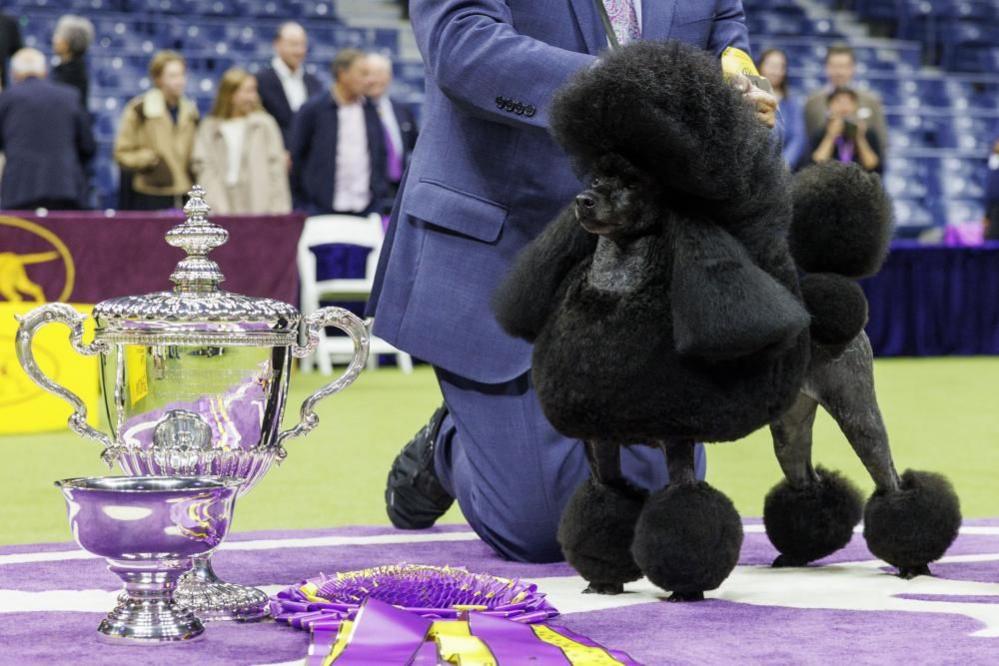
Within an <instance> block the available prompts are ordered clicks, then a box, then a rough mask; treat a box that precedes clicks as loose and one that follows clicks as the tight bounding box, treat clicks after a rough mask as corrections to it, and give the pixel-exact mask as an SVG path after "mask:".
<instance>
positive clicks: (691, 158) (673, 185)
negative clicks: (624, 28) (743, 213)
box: [550, 41, 782, 200]
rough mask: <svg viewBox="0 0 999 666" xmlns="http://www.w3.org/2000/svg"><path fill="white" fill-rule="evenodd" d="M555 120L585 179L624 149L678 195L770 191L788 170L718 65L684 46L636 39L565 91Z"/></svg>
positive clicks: (553, 116)
mask: <svg viewBox="0 0 999 666" xmlns="http://www.w3.org/2000/svg"><path fill="white" fill-rule="evenodd" d="M550 116H551V128H552V132H553V134H554V136H555V139H556V140H557V141H558V142H559V143H560V144H561V145H562V147H563V148H565V150H566V152H567V153H568V154H569V155H570V156H571V157H572V158H573V160H574V162H575V163H576V165H577V167H578V168H579V170H581V171H583V172H585V173H592V172H593V169H594V168H595V167H596V166H597V164H598V162H599V160H600V158H601V156H603V155H606V154H608V153H616V154H619V155H621V156H623V157H624V158H626V159H627V160H628V161H629V162H631V163H632V164H634V165H635V166H636V167H637V168H639V169H640V170H642V171H643V172H647V173H650V174H655V176H656V177H657V178H658V179H659V180H660V181H662V182H663V183H665V184H666V186H668V187H669V188H670V189H672V190H674V191H678V192H683V193H687V194H690V195H693V196H696V197H702V198H708V199H712V200H726V199H740V198H744V197H746V196H748V195H749V194H750V193H751V192H752V191H753V189H754V188H757V187H764V188H765V187H769V186H770V183H769V182H765V183H762V184H761V183H760V182H759V181H760V179H761V178H764V176H766V178H764V179H765V180H766V179H767V178H769V179H773V178H776V176H775V175H774V174H775V173H776V172H777V171H778V170H779V169H778V168H777V167H778V166H779V167H780V168H782V163H781V161H780V154H779V152H778V151H775V150H773V145H774V144H773V142H772V141H770V139H769V136H768V135H769V133H768V131H767V129H766V128H765V127H764V126H763V125H762V124H760V123H759V122H757V121H756V119H755V115H754V113H753V112H752V109H750V108H749V105H747V104H745V103H744V102H743V101H742V99H741V97H740V95H739V93H738V92H736V91H735V90H734V89H733V88H732V87H731V86H730V85H728V84H727V83H726V82H725V80H724V78H723V77H722V73H721V68H720V67H719V66H718V59H717V58H713V57H711V56H710V55H709V54H707V53H704V52H702V51H701V50H700V49H697V48H694V47H692V46H690V45H688V44H683V43H680V42H676V41H672V42H665V43H664V42H651V41H648V42H634V43H632V44H629V45H627V46H625V47H623V48H621V49H619V50H616V51H614V52H611V53H609V54H607V55H605V56H603V57H601V59H600V60H599V61H598V62H597V63H596V64H595V65H594V66H593V67H590V68H588V69H585V70H582V71H581V72H579V73H578V74H576V76H575V77H573V78H572V79H571V80H570V81H569V82H568V83H567V84H566V85H565V86H563V87H562V88H561V89H560V91H559V92H558V94H557V95H556V97H555V99H554V101H553V102H552V108H551V112H550ZM761 164H763V165H764V166H763V167H761V166H760V165H761ZM771 172H773V173H771Z"/></svg>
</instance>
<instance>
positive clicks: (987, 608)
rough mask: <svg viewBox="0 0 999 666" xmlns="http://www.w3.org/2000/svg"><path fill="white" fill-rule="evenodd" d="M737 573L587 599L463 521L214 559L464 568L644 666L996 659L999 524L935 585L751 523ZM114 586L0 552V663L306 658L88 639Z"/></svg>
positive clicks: (277, 540) (85, 563)
mask: <svg viewBox="0 0 999 666" xmlns="http://www.w3.org/2000/svg"><path fill="white" fill-rule="evenodd" d="M746 532H747V533H746V540H745V543H744V545H743V548H742V558H741V563H740V566H739V567H737V568H736V570H735V571H734V572H733V575H732V576H731V577H730V578H729V579H728V580H727V581H726V582H725V583H724V584H723V585H722V586H721V587H720V588H719V589H718V590H716V591H714V592H711V593H709V594H708V597H709V598H708V600H707V601H705V602H702V603H694V604H672V603H665V602H663V601H661V597H662V596H663V595H662V593H661V592H659V591H657V590H655V588H653V587H651V586H650V585H648V584H647V583H645V582H638V583H631V584H629V585H627V586H626V588H627V590H628V593H626V594H623V595H619V596H616V597H605V596H599V595H589V594H588V595H583V594H581V593H580V592H581V590H582V589H583V587H584V583H583V581H582V580H581V579H579V578H578V577H576V576H575V575H574V574H573V571H572V570H571V569H570V568H569V567H568V566H567V565H565V564H547V565H533V564H519V563H514V562H508V561H504V560H500V559H498V558H497V557H495V556H494V555H493V554H492V553H491V552H490V551H489V549H488V548H487V547H486V546H485V545H483V544H482V543H481V542H480V541H479V540H478V539H477V538H476V537H475V535H474V534H473V533H472V532H471V531H469V529H468V528H467V527H465V526H447V527H441V528H434V529H431V530H426V531H420V532H400V531H396V530H393V529H390V528H379V527H367V528H363V527H361V528H341V529H333V530H305V531H295V532H261V533H249V534H236V535H232V536H231V537H230V539H229V541H228V542H227V543H226V544H224V545H223V548H222V549H221V550H220V551H218V553H217V554H216V556H215V563H216V567H217V569H218V571H219V574H220V575H222V576H223V577H225V578H226V579H227V580H233V581H238V582H240V583H247V584H251V585H257V586H263V587H265V589H267V591H268V592H270V593H273V592H276V591H277V590H279V589H281V588H283V587H285V586H287V585H291V584H293V583H296V582H297V581H299V580H301V579H304V578H310V577H313V576H315V575H317V574H318V573H319V572H321V571H322V572H326V573H333V572H336V571H349V570H355V569H362V568H365V567H370V566H376V565H380V564H395V563H401V562H409V563H418V564H432V565H462V566H465V567H467V568H468V569H469V570H471V571H475V572H486V573H491V574H494V575H498V576H506V577H512V578H519V579H522V580H527V581H531V582H534V583H537V584H538V586H539V589H540V590H541V591H543V592H545V593H546V594H547V598H548V599H549V600H550V601H551V603H552V604H553V605H554V606H555V607H557V608H558V609H560V610H561V611H562V615H561V616H559V617H557V618H555V619H554V620H552V622H553V623H556V624H561V625H562V626H565V627H568V628H569V629H571V630H572V631H574V632H577V633H578V634H582V635H584V636H588V637H590V638H592V639H593V640H595V641H598V642H599V643H601V644H603V645H605V646H608V647H610V648H615V649H620V650H624V651H626V652H628V653H629V654H630V655H631V656H632V657H633V658H634V659H636V660H638V661H639V662H642V663H645V664H730V663H741V664H747V663H767V664H775V663H776V664H790V663H793V664H828V663H835V662H849V663H850V664H851V666H853V665H856V664H886V663H909V664H921V663H953V664H995V663H999V521H978V522H976V521H969V523H968V524H967V525H966V526H965V528H964V529H963V531H962V534H961V536H960V537H959V538H958V541H957V542H956V543H955V545H954V546H953V548H952V549H951V551H950V552H949V553H948V556H947V558H945V560H944V561H942V562H940V563H937V564H935V565H932V566H933V569H934V572H935V573H936V574H937V576H938V577H934V578H931V577H919V578H916V579H915V580H912V581H903V580H900V579H898V578H896V577H894V576H892V575H889V574H887V573H885V572H884V570H883V563H881V562H878V561H876V560H874V559H873V558H872V556H871V554H870V553H869V552H868V551H867V549H866V548H865V546H864V542H863V538H862V537H860V536H859V535H857V536H855V537H854V539H853V542H852V543H851V544H850V545H849V546H848V547H847V548H846V549H844V550H842V551H840V552H839V553H837V554H836V555H835V556H833V557H831V558H829V559H827V560H825V561H824V562H823V564H824V565H825V566H822V567H809V568H805V569H772V568H770V567H768V566H766V565H768V564H769V563H770V562H771V560H772V559H773V558H774V557H775V556H776V552H775V551H774V549H773V548H772V547H771V546H770V544H769V542H768V541H767V539H766V536H765V535H764V534H763V530H762V526H761V525H760V524H759V522H758V521H747V523H746ZM116 589H117V578H115V577H114V576H112V575H111V574H110V573H108V572H107V571H106V569H105V564H104V562H103V560H99V559H96V558H92V557H88V556H86V554H85V553H82V552H81V551H79V550H77V549H76V548H75V547H74V546H72V545H70V544H68V543H63V544H39V545H24V546H8V547H3V548H0V654H3V661H4V663H16V664H19V665H22V666H23V665H26V664H35V663H48V664H52V663H63V662H66V663H75V664H76V663H78V664H96V663H99V664H102V665H106V666H119V665H120V666H134V665H135V664H140V663H141V664H150V665H157V664H163V665H167V664H170V665H172V664H177V663H191V664H209V663H210V664H213V665H220V666H223V665H228V664H277V663H288V662H298V661H300V660H301V659H303V658H304V657H305V654H306V650H307V647H308V635H307V634H306V633H305V632H303V631H298V630H296V629H293V628H290V627H288V626H285V625H280V624H276V623H274V622H270V621H268V622H263V623H259V624H234V623H213V624H209V625H208V630H207V631H206V633H205V636H204V638H203V639H202V640H201V641H199V642H195V643H191V644H187V645H169V646H159V647H131V646H115V645H111V646H109V645H106V644H103V643H100V642H98V640H97V633H96V631H95V629H96V627H97V624H98V622H99V621H100V619H101V617H102V616H103V614H104V612H105V611H106V610H108V609H109V608H110V607H111V606H112V605H113V602H114V597H115V590H116Z"/></svg>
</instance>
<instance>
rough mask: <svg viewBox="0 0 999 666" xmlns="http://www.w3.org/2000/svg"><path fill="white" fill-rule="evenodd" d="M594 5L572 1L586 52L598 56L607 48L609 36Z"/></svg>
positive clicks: (590, 0) (586, 0)
mask: <svg viewBox="0 0 999 666" xmlns="http://www.w3.org/2000/svg"><path fill="white" fill-rule="evenodd" d="M649 1H650V0H646V2H649ZM593 3H594V0H570V4H571V6H572V12H573V15H574V16H575V19H576V25H577V26H578V27H579V31H580V32H581V33H582V34H583V41H584V42H586V51H587V53H590V54H592V55H596V54H598V53H600V52H601V51H603V50H605V49H606V48H607V35H606V34H605V33H604V26H603V23H601V22H600V16H599V15H598V14H597V9H596V7H594V5H593ZM643 4H644V3H643Z"/></svg>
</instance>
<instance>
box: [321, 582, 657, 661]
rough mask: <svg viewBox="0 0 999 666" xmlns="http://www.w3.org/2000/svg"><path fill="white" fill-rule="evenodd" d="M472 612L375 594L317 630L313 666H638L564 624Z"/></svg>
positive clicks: (629, 659) (620, 653) (622, 654)
mask: <svg viewBox="0 0 999 666" xmlns="http://www.w3.org/2000/svg"><path fill="white" fill-rule="evenodd" d="M464 616H465V617H463V618H462V619H457V620H433V619H430V618H427V617H422V616H420V615H417V614H416V613H412V612H409V611H405V610H402V609H400V608H397V607H395V606H392V605H391V604H387V603H384V602H381V601H378V600H377V599H374V598H368V599H367V600H366V601H365V602H364V603H363V604H362V605H361V607H360V609H359V611H358V613H357V616H356V618H355V619H354V620H344V621H343V622H342V623H341V625H340V628H339V630H332V629H314V630H313V632H312V645H311V647H310V650H309V656H308V658H307V660H306V666H375V665H378V664H385V665H388V664H392V665H393V666H398V665H403V666H438V665H439V664H455V665H457V666H520V665H522V664H525V663H528V662H529V663H530V664H531V665H532V666H638V663H637V662H636V661H634V660H633V659H632V658H631V657H630V656H628V655H627V654H625V653H624V652H621V651H618V650H611V649H608V648H605V647H604V646H602V645H600V644H599V643H596V642H595V641H593V640H590V639H589V638H587V637H585V636H581V635H579V634H577V633H575V632H573V631H570V630H569V629H566V628H564V627H553V626H548V625H546V624H541V623H536V624H525V623H521V622H515V621H513V620H509V619H505V618H502V617H497V616H495V615H488V614H486V613H485V612H478V611H472V612H467V613H465V614H464Z"/></svg>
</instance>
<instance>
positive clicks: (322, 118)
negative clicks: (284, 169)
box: [288, 49, 388, 215]
mask: <svg viewBox="0 0 999 666" xmlns="http://www.w3.org/2000/svg"><path fill="white" fill-rule="evenodd" d="M333 77H334V79H335V82H334V84H333V86H332V87H331V88H330V90H329V91H327V92H322V93H320V94H318V95H316V96H315V97H313V98H312V99H310V100H309V101H308V102H306V103H305V104H304V105H303V106H302V108H301V109H299V112H298V114H297V115H296V116H295V120H294V122H293V123H292V131H291V143H290V144H289V146H288V147H289V149H290V150H291V161H292V167H291V193H292V197H293V199H294V202H295V207H296V208H298V209H301V210H305V211H306V212H308V213H310V214H313V215H321V214H326V213H344V214H349V215H367V214H369V213H371V212H375V211H379V210H380V208H381V206H383V205H384V202H385V201H386V195H387V192H388V183H387V182H386V179H385V171H386V169H385V134H384V131H383V130H382V124H381V121H380V120H379V119H378V112H377V111H376V110H375V107H374V105H373V104H372V103H371V101H370V100H368V99H367V98H365V97H364V93H365V91H366V90H367V89H368V85H369V83H368V77H369V67H368V61H367V58H366V57H365V54H364V53H363V52H362V51H358V50H356V49H344V50H342V51H340V52H339V53H337V56H336V58H335V59H334V60H333Z"/></svg>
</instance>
